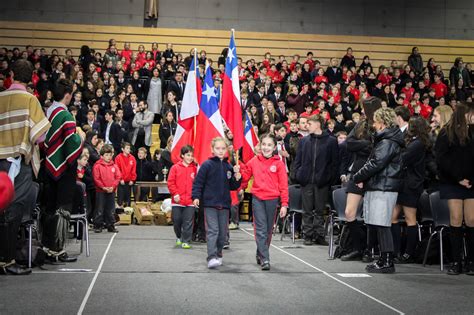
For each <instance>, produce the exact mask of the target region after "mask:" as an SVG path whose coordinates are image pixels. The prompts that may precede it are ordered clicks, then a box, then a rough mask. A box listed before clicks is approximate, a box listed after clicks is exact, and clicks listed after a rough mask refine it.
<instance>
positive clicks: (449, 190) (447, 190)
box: [439, 184, 474, 200]
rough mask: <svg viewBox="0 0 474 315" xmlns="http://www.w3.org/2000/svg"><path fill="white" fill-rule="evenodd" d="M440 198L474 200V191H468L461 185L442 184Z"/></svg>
mask: <svg viewBox="0 0 474 315" xmlns="http://www.w3.org/2000/svg"><path fill="white" fill-rule="evenodd" d="M439 196H440V198H441V199H461V200H465V199H474V189H472V188H471V189H467V188H466V187H464V186H461V185H452V184H440V185H439Z"/></svg>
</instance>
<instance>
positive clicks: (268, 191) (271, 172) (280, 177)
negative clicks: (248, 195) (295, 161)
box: [242, 154, 288, 207]
mask: <svg viewBox="0 0 474 315" xmlns="http://www.w3.org/2000/svg"><path fill="white" fill-rule="evenodd" d="M242 175H243V178H244V180H245V181H248V180H250V178H251V177H252V176H253V179H254V180H253V185H252V194H253V195H254V196H255V197H257V198H259V199H261V200H270V199H276V198H280V201H281V205H282V206H285V207H287V206H288V174H287V173H286V169H285V164H283V162H282V161H281V159H280V157H279V156H278V155H274V156H272V157H271V158H268V159H267V158H265V157H264V156H263V155H261V154H259V155H257V156H255V157H254V158H252V159H251V160H250V161H249V162H248V163H247V165H246V167H244V168H243V169H242Z"/></svg>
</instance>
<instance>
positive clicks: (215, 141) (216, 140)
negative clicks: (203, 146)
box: [211, 137, 228, 148]
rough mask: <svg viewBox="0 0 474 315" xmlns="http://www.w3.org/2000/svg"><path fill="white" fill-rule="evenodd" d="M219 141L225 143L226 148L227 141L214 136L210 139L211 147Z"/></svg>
mask: <svg viewBox="0 0 474 315" xmlns="http://www.w3.org/2000/svg"><path fill="white" fill-rule="evenodd" d="M221 141H222V142H223V143H224V144H225V147H226V148H227V147H228V145H227V142H226V141H225V139H224V138H222V137H215V138H214V139H212V141H211V147H212V148H214V147H215V145H216V144H217V143H218V142H221Z"/></svg>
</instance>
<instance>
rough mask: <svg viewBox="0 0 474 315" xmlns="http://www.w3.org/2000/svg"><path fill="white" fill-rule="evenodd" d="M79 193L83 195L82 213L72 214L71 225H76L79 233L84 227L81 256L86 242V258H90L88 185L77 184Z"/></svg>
mask: <svg viewBox="0 0 474 315" xmlns="http://www.w3.org/2000/svg"><path fill="white" fill-rule="evenodd" d="M76 184H77V193H78V194H81V196H80V197H81V198H80V203H79V208H80V210H81V212H80V213H77V214H71V219H70V222H71V223H76V231H77V233H79V227H80V226H82V237H81V254H82V252H83V247H84V240H85V241H86V256H87V257H89V256H90V248H89V227H88V222H87V190H86V185H85V184H84V183H82V182H76Z"/></svg>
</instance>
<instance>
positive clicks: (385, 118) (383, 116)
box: [374, 108, 397, 127]
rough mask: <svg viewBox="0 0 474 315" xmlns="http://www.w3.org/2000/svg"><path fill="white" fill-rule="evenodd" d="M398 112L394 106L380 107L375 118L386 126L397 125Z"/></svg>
mask: <svg viewBox="0 0 474 315" xmlns="http://www.w3.org/2000/svg"><path fill="white" fill-rule="evenodd" d="M396 118H397V114H395V111H394V110H393V109H392V108H379V109H377V110H376V111H375V113H374V120H375V121H377V122H380V123H383V124H384V125H385V126H386V127H393V126H395V124H396V123H395V121H396Z"/></svg>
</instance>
